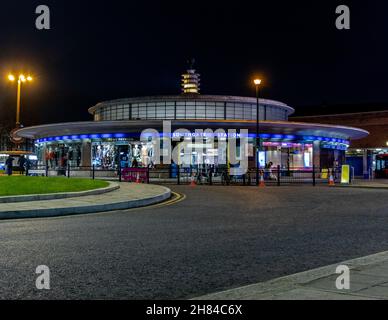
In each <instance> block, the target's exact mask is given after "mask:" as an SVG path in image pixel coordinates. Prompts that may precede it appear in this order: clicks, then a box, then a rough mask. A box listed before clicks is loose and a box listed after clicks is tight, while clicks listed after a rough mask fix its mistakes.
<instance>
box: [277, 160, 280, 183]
mask: <svg viewBox="0 0 388 320" xmlns="http://www.w3.org/2000/svg"><path fill="white" fill-rule="evenodd" d="M277 178H278V181H277V183H278V187H280V165H278V172H277Z"/></svg>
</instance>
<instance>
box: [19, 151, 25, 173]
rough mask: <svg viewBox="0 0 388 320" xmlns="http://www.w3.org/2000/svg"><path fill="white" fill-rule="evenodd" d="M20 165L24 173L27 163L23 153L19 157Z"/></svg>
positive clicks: (21, 171)
mask: <svg viewBox="0 0 388 320" xmlns="http://www.w3.org/2000/svg"><path fill="white" fill-rule="evenodd" d="M18 165H19V168H20V173H21V174H24V170H25V165H26V158H25V157H24V156H23V155H21V156H20V157H19V160H18Z"/></svg>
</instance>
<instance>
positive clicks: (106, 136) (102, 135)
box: [36, 133, 349, 145]
mask: <svg viewBox="0 0 388 320" xmlns="http://www.w3.org/2000/svg"><path fill="white" fill-rule="evenodd" d="M173 136H174V137H178V138H179V137H181V138H183V137H190V136H191V137H198V136H199V137H200V136H201V134H200V133H188V134H183V133H178V135H177V134H171V137H173ZM202 136H203V137H205V136H206V137H216V138H217V137H218V138H219V137H228V134H227V133H226V134H225V135H222V136H220V135H218V134H209V133H205V134H202ZM241 136H242V135H241V134H240V133H236V134H234V135H233V137H235V138H239V137H241ZM131 137H135V138H139V134H138V133H93V134H80V135H66V136H56V137H47V138H41V139H37V140H36V142H38V143H44V142H52V141H73V140H84V139H92V140H93V139H122V138H131ZM160 137H163V134H160ZM248 137H249V138H252V139H254V138H255V137H256V135H255V134H254V133H250V134H248ZM260 138H262V139H268V140H293V141H323V142H326V143H330V142H335V143H342V144H346V145H349V141H348V140H344V139H338V138H329V137H320V136H297V135H283V134H268V133H262V134H260Z"/></svg>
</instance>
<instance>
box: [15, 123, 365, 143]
mask: <svg viewBox="0 0 388 320" xmlns="http://www.w3.org/2000/svg"><path fill="white" fill-rule="evenodd" d="M162 127H163V120H130V121H83V122H67V123H55V124H47V125H40V126H33V127H26V128H22V129H19V130H18V131H16V132H15V134H16V135H17V136H19V137H23V138H29V139H41V138H47V137H55V136H64V135H80V134H104V133H127V132H128V133H129V132H138V133H139V134H140V133H141V131H142V130H144V129H148V128H152V129H156V130H160V131H161V129H162ZM171 127H172V130H176V129H178V128H186V129H189V130H195V129H208V128H209V129H213V130H215V129H218V128H223V129H225V130H227V129H237V130H239V129H248V130H249V132H251V133H252V132H255V130H256V122H255V121H250V120H246V121H233V120H171ZM260 133H270V134H284V135H299V136H320V137H329V138H339V139H346V140H357V139H362V138H365V137H367V136H368V134H369V132H368V131H366V130H363V129H359V128H354V127H345V126H339V125H329V124H319V123H303V122H289V121H260Z"/></svg>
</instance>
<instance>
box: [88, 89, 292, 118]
mask: <svg viewBox="0 0 388 320" xmlns="http://www.w3.org/2000/svg"><path fill="white" fill-rule="evenodd" d="M165 101H166V102H167V101H207V102H237V103H250V104H256V98H255V97H239V96H221V95H200V94H181V95H173V96H148V97H134V98H125V99H117V100H110V101H103V102H100V103H97V104H96V105H95V106H93V107H91V108H89V110H88V111H89V113H90V114H94V113H95V111H96V110H97V109H100V108H104V107H108V106H111V105H117V104H127V103H128V104H129V103H147V102H165ZM260 104H267V105H273V106H278V107H281V108H284V109H285V110H287V112H288V115H290V114H293V113H294V112H295V109H294V108H292V107H290V106H288V105H287V104H285V103H283V102H279V101H275V100H269V99H261V98H260Z"/></svg>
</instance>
